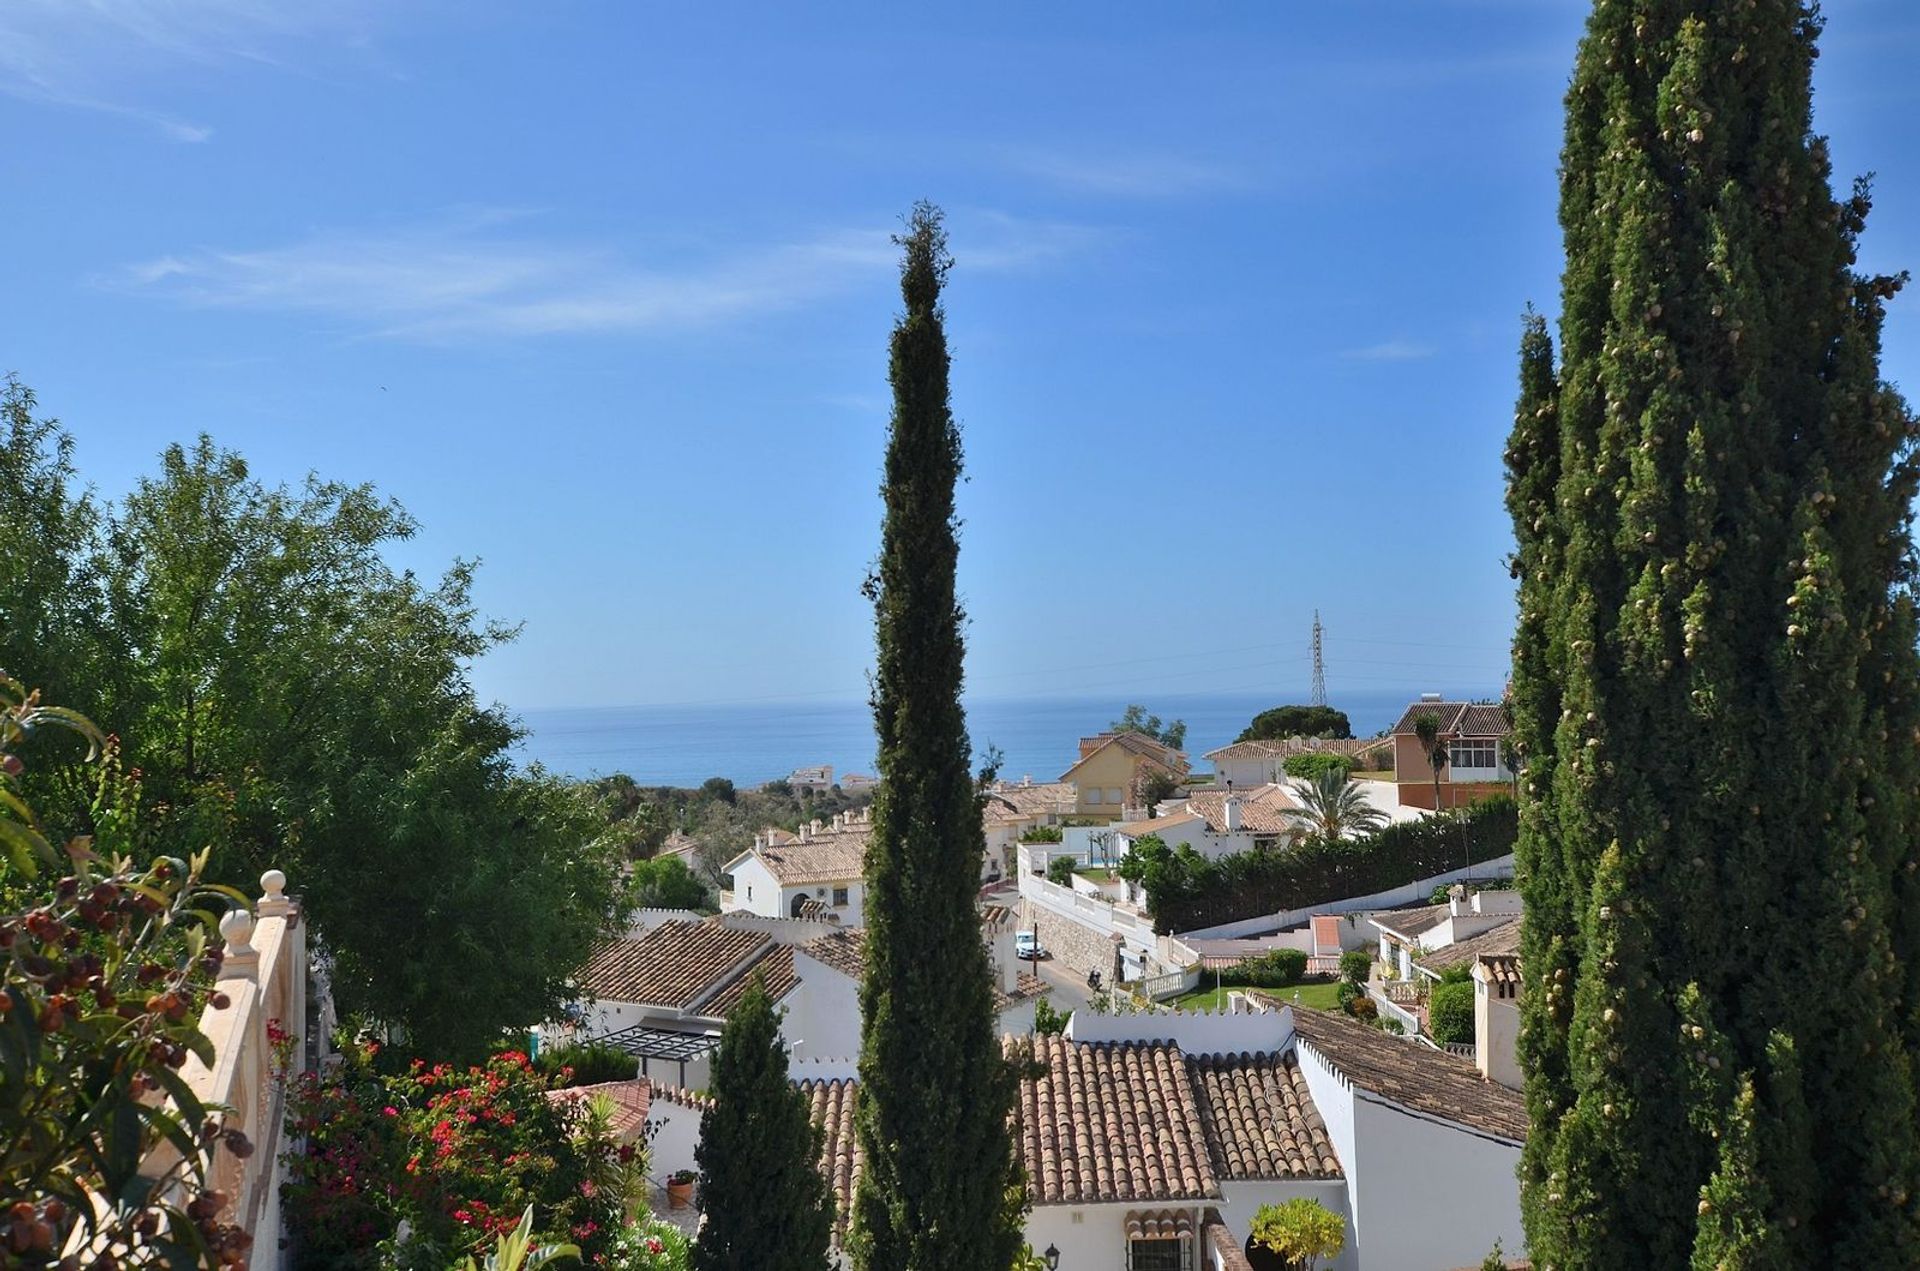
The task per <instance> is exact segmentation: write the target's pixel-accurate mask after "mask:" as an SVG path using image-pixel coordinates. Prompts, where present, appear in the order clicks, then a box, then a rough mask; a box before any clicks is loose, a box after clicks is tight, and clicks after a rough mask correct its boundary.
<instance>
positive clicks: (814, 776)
mask: <svg viewBox="0 0 1920 1271" xmlns="http://www.w3.org/2000/svg"><path fill="white" fill-rule="evenodd" d="M787 785H788V786H790V787H792V789H793V792H794V793H795V794H826V793H827V792H828V791H830V790H832V789H833V765H832V764H830V763H817V764H809V765H807V766H806V767H804V768H795V769H794V770H793V771H792V772H790V773H788V774H787Z"/></svg>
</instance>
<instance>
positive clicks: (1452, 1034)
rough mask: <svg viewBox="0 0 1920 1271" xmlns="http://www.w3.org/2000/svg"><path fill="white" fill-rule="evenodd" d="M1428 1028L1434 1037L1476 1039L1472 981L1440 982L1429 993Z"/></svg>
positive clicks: (1440, 1040)
mask: <svg viewBox="0 0 1920 1271" xmlns="http://www.w3.org/2000/svg"><path fill="white" fill-rule="evenodd" d="M1427 1031H1428V1032H1430V1033H1432V1034H1433V1040H1435V1041H1437V1042H1441V1043H1443V1044H1444V1043H1446V1042H1456V1043H1458V1042H1470V1041H1472V1040H1473V984H1472V982H1471V981H1469V982H1468V983H1465V984H1440V985H1436V986H1434V990H1433V992H1431V993H1429V994H1428V995H1427Z"/></svg>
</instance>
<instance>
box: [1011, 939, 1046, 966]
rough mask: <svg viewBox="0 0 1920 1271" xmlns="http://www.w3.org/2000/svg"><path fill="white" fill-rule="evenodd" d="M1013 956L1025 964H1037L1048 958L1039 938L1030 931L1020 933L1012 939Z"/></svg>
mask: <svg viewBox="0 0 1920 1271" xmlns="http://www.w3.org/2000/svg"><path fill="white" fill-rule="evenodd" d="M1013 956H1014V957H1016V958H1021V959H1023V960H1025V961H1027V962H1038V961H1039V960H1040V959H1042V958H1044V957H1048V956H1050V955H1049V954H1048V953H1047V951H1046V949H1045V948H1044V947H1043V946H1042V945H1041V943H1040V937H1039V936H1036V935H1035V934H1033V932H1031V931H1022V932H1019V933H1017V934H1016V935H1015V936H1014V937H1013Z"/></svg>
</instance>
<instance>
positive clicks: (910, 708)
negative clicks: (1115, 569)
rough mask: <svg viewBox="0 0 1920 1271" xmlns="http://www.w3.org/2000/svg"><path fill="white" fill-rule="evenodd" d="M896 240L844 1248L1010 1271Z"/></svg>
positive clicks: (931, 245)
mask: <svg viewBox="0 0 1920 1271" xmlns="http://www.w3.org/2000/svg"><path fill="white" fill-rule="evenodd" d="M900 243H901V246H902V247H903V249H904V254H905V261H904V265H903V268H902V270H901V280H900V286H901V293H902V295H903V297H904V299H905V302H906V311H905V313H903V314H902V315H901V317H900V319H899V321H898V322H897V323H896V324H895V326H894V330H893V338H892V357H891V365H890V368H889V378H890V379H891V381H892V384H893V401H894V406H893V421H892V425H891V428H890V437H889V442H888V446H887V458H886V478H885V484H884V485H883V487H882V494H883V497H884V501H885V505H886V517H885V522H884V525H883V528H882V531H881V547H880V560H879V565H878V569H877V573H876V575H875V576H874V577H873V578H872V579H871V580H870V582H869V584H868V588H867V590H868V594H869V596H870V597H871V598H872V599H873V600H874V604H875V611H876V622H875V627H876V635H877V644H878V659H877V666H876V668H875V671H874V694H873V702H874V724H875V731H876V733H877V734H878V739H879V775H880V780H881V785H880V791H879V795H878V797H877V798H876V799H875V801H874V805H873V831H872V835H871V837H870V839H869V840H868V846H867V871H866V881H867V903H866V917H867V973H866V977H865V979H864V981H863V982H862V984H861V988H860V1005H861V1012H862V1015H863V1017H864V1022H865V1029H864V1037H863V1044H862V1048H861V1055H860V1082H861V1098H860V1108H859V1117H858V1128H859V1136H860V1146H861V1149H862V1151H863V1152H864V1154H865V1160H866V1166H865V1169H864V1171H863V1172H862V1174H861V1178H860V1185H859V1190H858V1194H857V1195H856V1197H855V1199H854V1227H853V1233H852V1247H853V1253H854V1259H855V1265H856V1266H858V1267H860V1268H862V1269H863V1271H883V1269H884V1271H947V1269H948V1268H959V1267H966V1268H969V1269H970V1271H1004V1269H1005V1268H1007V1267H1009V1266H1010V1265H1011V1264H1012V1263H1013V1260H1014V1257H1015V1256H1016V1255H1017V1254H1018V1253H1019V1251H1020V1224H1019V1220H1018V1212H1017V1210H1014V1209H1011V1208H1010V1207H1009V1206H1008V1205H1007V1204H1006V1198H1007V1196H1008V1194H1009V1191H1010V1190H1011V1189H1013V1188H1016V1187H1017V1186H1018V1185H1019V1182H1020V1167H1019V1162H1018V1158H1017V1157H1016V1156H1015V1154H1014V1148H1013V1139H1012V1135H1011V1131H1010V1129H1009V1125H1008V1117H1009V1114H1010V1113H1011V1112H1012V1110H1013V1103H1014V1098H1015V1094H1016V1078H1015V1074H1014V1070H1013V1068H1012V1066H1011V1065H1010V1064H1009V1063H1008V1061H1007V1060H1006V1059H1005V1058H1004V1057H1003V1056H1002V1054H1001V1050H1000V1042H999V1039H998V1038H997V1037H996V1036H995V1016H994V1011H993V998H992V986H991V981H990V976H989V973H988V964H987V953H986V946H985V944H984V942H983V941H982V940H981V939H980V919H979V915H978V913H977V912H976V911H975V908H974V893H975V891H976V890H977V889H978V887H979V884H980V866H981V860H982V858H983V856H984V855H985V852H986V838H985V834H984V832H983V830H982V828H981V809H982V794H981V790H980V788H979V786H978V785H977V784H976V782H975V779H974V777H973V776H972V774H971V773H970V772H969V771H968V768H969V763H970V757H971V752H970V748H969V745H968V741H967V725H966V715H965V712H964V710H963V709H962V707H961V704H960V689H961V679H962V663H963V651H964V642H963V640H962V637H961V612H960V606H959V602H958V600H957V599H956V597H955V591H954V567H955V563H956V561H957V560H958V557H959V551H960V544H959V538H958V534H957V531H956V523H955V519H954V505H953V498H954V485H955V483H956V482H957V481H958V479H959V476H960V466H961V458H960V432H959V428H958V427H957V426H956V425H955V423H954V419H953V412H952V409H951V407H950V404H949V400H948V385H947V375H948V359H947V341H946V333H945V329H944V315H943V314H942V311H941V308H940V288H941V285H942V282H943V280H944V279H945V277H946V273H947V269H948V266H949V264H950V258H949V257H948V255H947V246H946V234H945V232H944V230H943V229H942V228H941V218H940V213H939V211H938V210H937V209H935V208H934V207H932V206H931V205H929V204H925V203H922V204H920V205H918V206H916V207H915V208H914V210H913V213H912V215H911V216H910V217H909V218H908V223H907V233H906V235H905V236H904V237H903V238H902V239H901V240H900ZM930 949H937V950H939V951H940V954H939V956H938V957H930V956H928V950H930Z"/></svg>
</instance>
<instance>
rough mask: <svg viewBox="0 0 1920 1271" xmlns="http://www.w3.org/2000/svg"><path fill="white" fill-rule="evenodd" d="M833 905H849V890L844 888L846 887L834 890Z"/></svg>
mask: <svg viewBox="0 0 1920 1271" xmlns="http://www.w3.org/2000/svg"><path fill="white" fill-rule="evenodd" d="M833 903H834V904H836V905H844V904H846V903H847V889H846V888H844V887H836V888H834V889H833Z"/></svg>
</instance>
